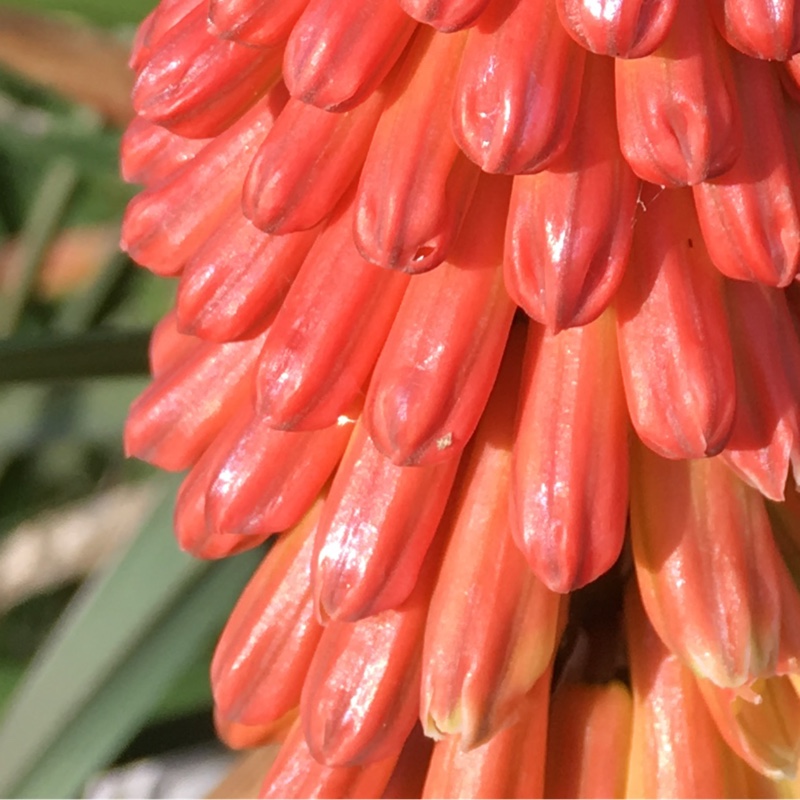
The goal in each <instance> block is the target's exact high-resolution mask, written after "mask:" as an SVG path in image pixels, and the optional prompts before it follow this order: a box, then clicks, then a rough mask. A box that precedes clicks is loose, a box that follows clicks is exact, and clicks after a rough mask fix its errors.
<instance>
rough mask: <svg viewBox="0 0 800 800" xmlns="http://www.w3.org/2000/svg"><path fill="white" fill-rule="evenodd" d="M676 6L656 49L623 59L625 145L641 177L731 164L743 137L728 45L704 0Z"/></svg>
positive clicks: (676, 178) (688, 177)
mask: <svg viewBox="0 0 800 800" xmlns="http://www.w3.org/2000/svg"><path fill="white" fill-rule="evenodd" d="M677 6H678V11H677V13H676V14H675V19H674V21H673V23H672V27H671V28H670V31H669V33H668V34H667V37H666V39H665V40H664V41H663V42H662V44H661V45H659V47H658V48H657V49H656V50H655V52H653V54H652V55H649V56H646V57H644V58H639V59H633V60H630V61H623V60H618V61H617V62H616V82H617V95H616V97H617V117H618V118H619V137H620V147H621V148H622V152H623V154H624V155H625V158H626V159H627V161H628V163H629V164H630V165H631V167H632V168H633V171H634V172H635V173H636V174H637V175H638V176H639V177H640V178H642V179H643V180H646V181H650V182H651V183H657V184H659V185H667V186H686V185H694V184H696V183H700V182H701V181H704V180H707V179H708V178H714V177H716V176H718V175H721V174H722V173H723V172H726V171H727V170H728V169H730V167H731V166H733V163H734V161H735V160H736V158H737V156H738V155H739V152H740V150H741V139H742V132H741V122H740V119H739V108H738V104H737V102H738V101H737V99H736V89H735V86H734V82H733V72H732V70H731V66H730V63H729V60H728V53H727V50H728V48H726V47H723V46H721V43H720V41H719V37H718V35H717V33H716V31H715V30H714V28H713V26H712V25H710V24H709V22H708V12H707V10H706V7H705V4H704V3H702V2H699V3H678V4H677Z"/></svg>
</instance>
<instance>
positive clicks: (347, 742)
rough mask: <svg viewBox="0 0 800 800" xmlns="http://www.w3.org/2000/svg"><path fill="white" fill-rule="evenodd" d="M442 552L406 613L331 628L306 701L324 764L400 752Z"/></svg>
mask: <svg viewBox="0 0 800 800" xmlns="http://www.w3.org/2000/svg"><path fill="white" fill-rule="evenodd" d="M440 552H441V551H440V549H439V547H436V548H435V551H434V552H433V553H431V554H430V555H429V557H428V558H427V559H426V561H425V568H424V569H423V571H422V573H421V574H420V577H419V579H418V580H417V582H416V586H415V587H414V590H413V592H412V593H411V596H410V597H409V598H408V599H407V600H406V602H405V603H403V604H402V605H401V606H400V607H398V608H396V609H391V610H388V611H383V612H381V613H378V614H374V615H373V616H370V617H366V618H365V619H361V620H359V621H358V622H340V621H336V620H334V621H331V622H328V624H327V625H326V626H325V631H324V633H323V634H322V639H321V640H320V643H319V645H318V647H317V652H316V653H315V654H314V659H313V661H312V662H311V666H310V667H309V669H308V676H307V678H306V682H305V685H304V687H303V696H302V699H301V702H300V716H301V719H302V722H303V730H304V732H305V735H306V741H307V742H308V747H309V750H310V751H311V753H312V754H313V756H314V758H316V759H317V760H318V761H319V762H320V763H322V764H330V765H334V764H336V765H340V766H350V765H354V764H368V763H371V762H374V761H380V760H382V759H384V758H389V757H390V756H392V755H395V756H396V755H397V754H399V753H400V751H401V749H402V747H403V743H404V742H405V740H406V739H407V738H408V736H409V734H410V733H411V730H412V728H413V727H414V724H415V723H416V721H417V719H418V717H419V687H420V658H421V655H422V633H423V630H424V626H425V617H426V615H427V613H428V602H429V601H430V596H431V591H432V589H433V584H434V581H435V580H436V572H437V569H438V565H439V556H440Z"/></svg>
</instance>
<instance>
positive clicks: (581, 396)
mask: <svg viewBox="0 0 800 800" xmlns="http://www.w3.org/2000/svg"><path fill="white" fill-rule="evenodd" d="M627 430H628V423H627V415H626V412H625V400H624V394H623V390H622V380H621V378H620V374H619V366H618V363H617V355H616V341H615V336H614V320H613V317H612V316H611V315H610V314H609V313H608V312H607V313H606V314H605V315H604V316H602V317H600V318H599V319H598V320H596V321H595V322H593V323H591V324H589V325H585V326H584V327H582V328H570V329H569V330H566V331H563V332H561V333H559V334H557V335H555V336H554V335H552V334H548V333H544V334H542V333H541V332H540V331H539V330H537V328H536V327H535V326H531V328H530V333H529V336H528V354H527V355H526V363H525V377H524V378H523V382H522V400H521V407H520V411H519V415H518V422H517V437H516V442H515V443H514V455H513V460H512V468H511V469H512V476H511V481H512V483H511V499H510V502H511V531H512V533H513V535H514V540H515V541H516V542H517V545H518V546H519V547H520V549H521V550H522V551H523V552H524V553H525V555H526V557H527V559H528V562H529V563H530V565H531V568H532V569H533V571H534V572H535V573H536V575H537V576H538V577H539V579H540V580H541V581H542V582H543V583H544V584H545V586H547V587H549V588H550V589H552V590H554V591H557V592H568V591H571V590H573V589H575V588H577V587H579V586H583V585H585V584H586V583H589V582H590V581H592V580H594V579H595V578H596V577H598V576H599V575H601V574H602V573H603V572H605V571H606V570H607V569H608V568H609V567H610V566H611V565H612V564H613V563H614V562H615V561H616V560H617V556H619V553H620V550H621V549H622V540H623V536H624V533H625V517H626V515H627V482H628V444H627Z"/></svg>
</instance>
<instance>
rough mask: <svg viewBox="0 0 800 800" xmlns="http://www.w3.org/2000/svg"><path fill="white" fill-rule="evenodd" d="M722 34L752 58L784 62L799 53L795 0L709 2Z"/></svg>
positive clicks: (799, 27)
mask: <svg viewBox="0 0 800 800" xmlns="http://www.w3.org/2000/svg"><path fill="white" fill-rule="evenodd" d="M709 7H710V8H711V10H712V12H713V14H714V18H715V21H716V23H717V25H718V27H719V29H720V31H721V33H722V35H723V36H724V37H725V38H726V39H727V40H728V42H730V44H731V45H733V46H734V47H735V48H736V49H737V50H741V51H742V52H743V53H745V54H746V55H749V56H752V57H753V58H766V59H771V60H774V61H786V59H788V58H789V57H790V56H792V55H794V53H796V52H798V50H800V14H798V10H797V5H796V3H795V0H769V1H768V2H765V0H710V2H709Z"/></svg>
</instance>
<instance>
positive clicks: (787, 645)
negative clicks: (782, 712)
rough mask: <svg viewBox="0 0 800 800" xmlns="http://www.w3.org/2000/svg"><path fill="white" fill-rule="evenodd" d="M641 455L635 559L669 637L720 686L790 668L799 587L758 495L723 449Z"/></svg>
mask: <svg viewBox="0 0 800 800" xmlns="http://www.w3.org/2000/svg"><path fill="white" fill-rule="evenodd" d="M634 464H635V468H634V469H632V470H631V476H632V486H631V539H632V542H633V555H634V564H635V566H636V575H637V579H638V581H639V587H640V590H641V594H642V600H643V602H644V606H645V608H646V609H647V614H648V616H649V617H650V619H651V621H652V623H653V626H654V627H655V629H656V630H657V631H658V634H659V636H660V637H661V638H662V639H663V641H664V642H665V644H666V645H667V646H668V647H669V648H670V650H672V651H673V652H674V653H676V654H677V655H678V656H680V658H681V659H683V661H684V662H685V663H686V664H688V665H689V666H690V667H691V668H692V669H693V670H694V671H695V672H696V673H697V674H698V675H700V676H703V677H705V678H708V679H709V680H711V681H713V682H714V683H716V684H717V685H718V686H726V687H738V686H744V685H747V684H749V683H750V682H751V681H753V680H754V679H755V678H758V677H768V676H770V675H773V674H774V673H775V671H776V670H778V669H782V671H783V670H785V669H790V668H792V665H794V664H796V663H797V655H798V642H800V639H798V628H799V626H800V597H798V594H797V590H796V588H795V587H794V584H793V583H792V581H791V578H790V576H789V574H788V571H787V569H786V566H785V564H784V563H783V560H782V558H781V556H780V554H779V552H778V550H777V548H776V546H775V542H774V541H773V537H772V531H771V529H770V524H769V519H768V517H767V513H766V510H765V508H764V501H763V499H762V498H761V496H760V495H759V494H758V493H757V492H756V491H754V490H753V489H751V488H750V487H748V486H746V485H745V484H744V483H742V482H741V481H740V480H739V479H738V478H737V477H736V476H735V475H734V474H733V473H732V472H731V471H730V470H729V469H728V468H727V467H726V466H725V463H724V462H723V461H722V460H721V459H720V458H711V459H704V460H701V461H668V460H665V459H662V458H659V457H658V456H656V455H655V454H653V453H651V452H650V451H649V450H647V449H646V448H644V447H642V446H638V447H637V448H636V450H635V461H634Z"/></svg>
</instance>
